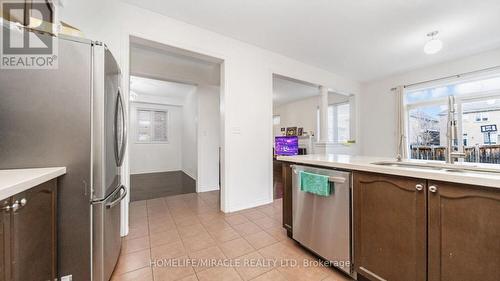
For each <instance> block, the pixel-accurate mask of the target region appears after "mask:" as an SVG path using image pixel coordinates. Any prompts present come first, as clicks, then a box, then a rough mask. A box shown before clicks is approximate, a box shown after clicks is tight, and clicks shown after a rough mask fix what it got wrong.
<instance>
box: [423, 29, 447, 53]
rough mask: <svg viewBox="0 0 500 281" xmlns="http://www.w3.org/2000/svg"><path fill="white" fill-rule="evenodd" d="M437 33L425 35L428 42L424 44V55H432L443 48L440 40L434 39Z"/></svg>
mask: <svg viewBox="0 0 500 281" xmlns="http://www.w3.org/2000/svg"><path fill="white" fill-rule="evenodd" d="M438 33H439V31H433V32H430V33H427V37H429V38H430V40H429V41H427V43H425V46H424V53H426V54H428V55H433V54H435V53H437V52H439V51H441V49H442V48H443V42H441V40H439V39H438V38H436V37H437V35H438Z"/></svg>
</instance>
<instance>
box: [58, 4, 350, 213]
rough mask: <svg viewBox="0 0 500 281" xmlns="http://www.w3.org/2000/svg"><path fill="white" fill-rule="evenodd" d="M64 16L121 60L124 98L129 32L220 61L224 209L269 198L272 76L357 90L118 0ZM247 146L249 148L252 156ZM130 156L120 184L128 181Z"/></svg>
mask: <svg viewBox="0 0 500 281" xmlns="http://www.w3.org/2000/svg"><path fill="white" fill-rule="evenodd" d="M61 18H62V19H63V20H66V21H67V22H68V23H69V24H72V25H74V26H77V27H79V28H81V29H82V30H83V32H85V33H86V34H87V35H88V36H89V37H90V38H92V39H95V40H101V41H104V42H106V43H107V44H108V46H109V47H110V49H111V50H112V51H113V53H114V54H115V56H117V58H119V62H120V65H121V67H122V70H123V73H124V78H125V79H124V84H123V90H124V95H128V85H127V83H128V82H126V81H127V80H128V73H129V69H128V66H129V38H130V37H129V36H130V35H134V36H137V37H141V38H144V39H148V40H153V41H157V42H159V43H163V44H167V45H171V46H174V47H177V48H181V49H187V50H190V51H194V52H197V53H201V54H206V55H209V56H212V57H216V58H220V59H222V60H224V64H223V66H222V69H223V80H224V81H223V83H222V84H221V89H222V113H223V115H222V120H221V122H222V124H223V125H222V127H221V129H222V138H221V143H222V146H223V155H224V156H223V158H222V188H221V189H222V192H221V199H222V200H221V207H222V210H223V211H225V212H232V211H237V210H240V209H245V208H250V207H254V206H257V205H261V204H266V203H269V202H272V200H273V199H272V194H273V191H272V158H271V157H270V155H272V146H271V145H269V144H270V143H271V142H272V138H273V128H272V122H271V121H270V120H271V118H272V82H273V79H272V78H273V77H272V74H273V73H276V74H280V75H283V76H286V77H291V78H294V79H297V80H302V81H309V82H311V83H314V84H318V85H324V86H326V87H328V88H331V89H333V90H334V91H335V92H342V93H344V92H346V93H354V94H356V93H358V92H359V84H358V83H357V82H355V81H353V80H351V79H347V78H344V77H341V76H338V75H335V74H333V73H331V72H328V71H325V70H323V69H320V68H317V67H313V66H310V65H307V64H304V63H301V62H299V61H296V60H293V59H290V58H288V57H285V56H283V55H280V54H277V53H273V52H270V51H268V50H264V49H262V48H259V47H256V46H253V45H250V44H247V43H244V42H241V41H238V40H235V39H232V38H229V37H226V36H222V35H220V34H218V33H215V32H211V31H208V30H206V29H202V28H199V27H196V26H193V25H190V24H187V23H184V22H180V21H177V20H174V19H172V18H168V17H165V16H163V15H160V14H157V13H154V12H151V11H147V10H143V9H140V8H137V7H135V6H131V5H129V4H125V3H120V2H118V1H116V0H108V1H98V0H75V1H68V2H67V3H66V6H65V8H64V9H63V11H61ZM249 147H251V148H252V149H251V153H249ZM127 161H128V157H126V158H125V166H124V172H125V180H126V181H125V184H128V178H127V171H128V162H127Z"/></svg>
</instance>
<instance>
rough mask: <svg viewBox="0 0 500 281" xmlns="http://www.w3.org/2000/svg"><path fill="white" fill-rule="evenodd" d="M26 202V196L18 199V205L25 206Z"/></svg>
mask: <svg viewBox="0 0 500 281" xmlns="http://www.w3.org/2000/svg"><path fill="white" fill-rule="evenodd" d="M27 203H28V199H26V198H23V199H21V200H20V201H19V205H21V207H24V206H26V204H27Z"/></svg>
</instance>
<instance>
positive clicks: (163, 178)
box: [130, 171, 196, 201]
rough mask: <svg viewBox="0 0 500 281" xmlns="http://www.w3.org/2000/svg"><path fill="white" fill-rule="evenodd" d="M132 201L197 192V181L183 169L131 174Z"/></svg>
mask: <svg viewBox="0 0 500 281" xmlns="http://www.w3.org/2000/svg"><path fill="white" fill-rule="evenodd" d="M130 182H131V186H130V191H131V194H130V201H140V200H149V199H154V198H160V197H166V196H173V195H179V194H185V193H194V192H196V181H195V180H194V179H192V178H191V177H190V176H188V175H187V174H186V173H184V172H182V171H174V172H161V173H148V174H135V175H131V176H130Z"/></svg>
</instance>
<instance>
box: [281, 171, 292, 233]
mask: <svg viewBox="0 0 500 281" xmlns="http://www.w3.org/2000/svg"><path fill="white" fill-rule="evenodd" d="M282 173H283V227H284V228H285V229H286V232H287V235H288V237H292V168H291V167H290V164H289V163H285V162H283V165H282Z"/></svg>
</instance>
